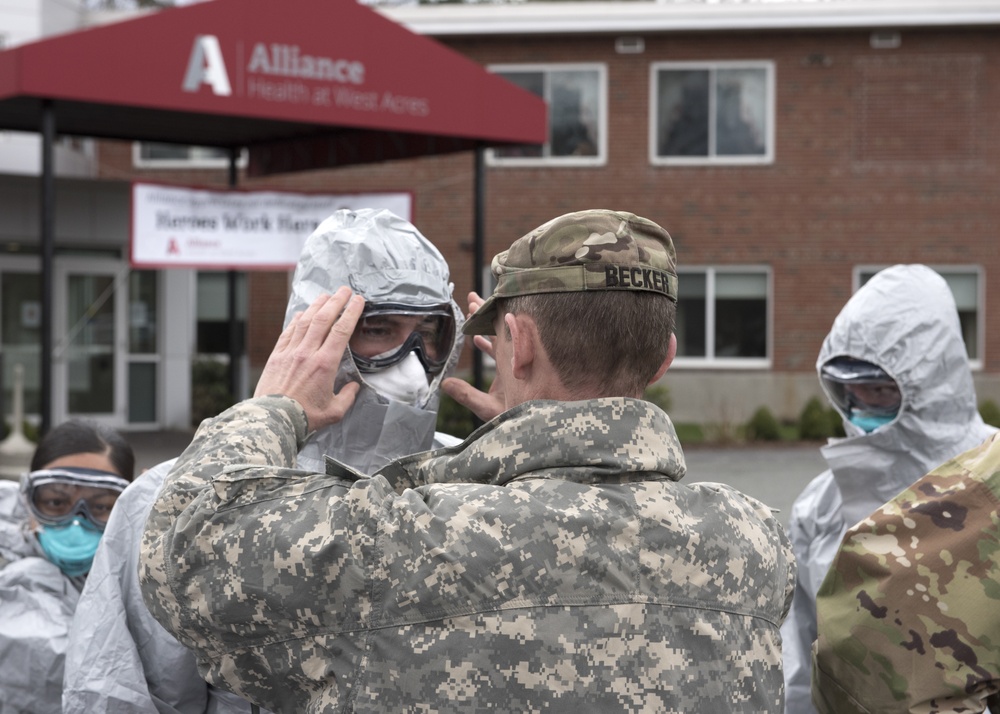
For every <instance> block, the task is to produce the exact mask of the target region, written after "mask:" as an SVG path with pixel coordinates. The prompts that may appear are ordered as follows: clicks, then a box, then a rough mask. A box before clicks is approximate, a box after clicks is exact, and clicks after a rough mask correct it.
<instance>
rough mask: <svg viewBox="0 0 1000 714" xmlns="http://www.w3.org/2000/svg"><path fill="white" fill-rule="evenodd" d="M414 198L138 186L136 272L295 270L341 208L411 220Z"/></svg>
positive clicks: (133, 259)
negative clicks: (377, 211) (306, 247)
mask: <svg viewBox="0 0 1000 714" xmlns="http://www.w3.org/2000/svg"><path fill="white" fill-rule="evenodd" d="M411 205H412V196H411V195H410V194H409V193H358V194H337V195H330V194H326V195H323V194H300V193H285V192H279V191H224V190H212V189H192V188H183V187H176V186H162V185H157V184H145V183H133V184H132V250H131V265H132V267H134V268H202V269H206V270H280V269H291V268H294V267H295V263H296V262H297V261H298V259H299V252H300V251H301V250H302V245H303V243H305V240H306V238H308V237H309V234H310V233H312V232H313V231H314V230H315V229H316V226H318V225H319V224H320V223H322V222H323V221H324V220H325V219H327V218H328V217H329V216H330V215H332V214H333V213H334V212H335V211H338V210H340V209H342V208H350V209H358V208H385V209H388V210H390V211H392V212H393V213H395V214H396V215H397V216H399V217H400V218H405V219H406V220H410V213H411Z"/></svg>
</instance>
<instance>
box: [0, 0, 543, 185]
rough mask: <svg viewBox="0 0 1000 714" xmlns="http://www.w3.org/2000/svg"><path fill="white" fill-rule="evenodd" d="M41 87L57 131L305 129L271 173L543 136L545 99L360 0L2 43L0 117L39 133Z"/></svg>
mask: <svg viewBox="0 0 1000 714" xmlns="http://www.w3.org/2000/svg"><path fill="white" fill-rule="evenodd" d="M44 100H50V101H51V102H52V105H53V107H54V109H55V116H56V131H57V132H58V133H59V134H73V135H81V136H92V137H106V138H119V139H134V140H147V141H165V142H175V143H182V144H201V145H209V146H220V147H243V146H258V147H261V146H266V145H270V146H271V147H272V149H273V148H274V147H280V146H282V145H285V144H287V143H288V140H297V141H298V140H305V141H304V142H303V143H298V144H297V149H295V150H294V151H288V150H279V151H273V150H272V151H270V152H264V153H258V154H257V162H256V163H257V168H258V169H259V170H261V171H266V170H269V168H268V166H266V164H267V163H268V162H269V161H270V162H271V163H272V164H273V165H272V166H271V167H270V169H274V168H276V167H278V168H280V166H281V165H282V164H284V165H285V167H286V168H307V166H302V165H301V164H302V163H303V162H306V163H308V162H312V163H313V164H314V165H331V163H330V162H331V161H332V162H333V163H334V164H341V163H357V162H363V161H373V160H375V161H377V160H381V159H386V158H397V157H401V156H412V155H417V154H423V153H442V152H446V151H454V150H460V149H465V148H472V147H473V146H475V145H477V144H504V143H515V144H518V143H520V144H523V143H536V144H537V143H542V142H544V140H545V133H546V110H545V105H544V102H543V101H542V100H541V99H539V98H538V97H536V96H534V95H532V94H530V93H528V92H526V91H524V90H522V89H520V88H518V87H515V86H514V85H512V84H510V83H509V82H507V81H505V80H504V79H502V78H500V77H498V76H495V75H493V74H490V73H489V72H487V71H486V70H485V69H483V68H482V67H481V66H480V65H478V64H476V63H475V62H472V61H471V60H469V59H467V58H466V57H464V56H462V55H460V54H458V53H456V52H454V51H453V50H450V49H448V48H446V47H444V46H443V45H441V44H439V43H437V42H436V41H434V40H432V39H430V38H427V37H422V36H420V35H416V34H414V33H412V32H410V31H409V30H407V29H405V28H403V27H402V26H400V25H397V24H395V23H394V22H392V21H391V20H388V19H386V18H385V17H383V16H382V15H381V14H379V13H378V12H376V11H374V10H372V9H370V8H368V7H365V6H363V5H359V4H357V3H356V2H354V0H211V2H204V3H199V4H195V5H188V6H184V7H177V8H171V9H167V10H163V11H160V12H156V13H150V14H146V15H142V16H140V17H136V18H134V19H130V20H126V21H123V22H118V23H115V24H111V25H104V26H100V27H93V28H89V29H86V30H81V31H78V32H73V33H69V34H66V35H60V36H56V37H51V38H47V39H44V40H40V41H38V42H34V43H31V44H27V45H22V46H19V47H15V48H12V49H9V50H6V51H3V52H0V129H12V130H25V131H38V130H39V126H40V117H41V107H42V103H43V101H44ZM296 154H298V158H297V159H295V155H296ZM262 157H263V158H262ZM296 162H297V165H296V166H292V164H296ZM251 163H252V164H254V159H253V158H252V159H251Z"/></svg>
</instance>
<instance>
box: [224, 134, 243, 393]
mask: <svg viewBox="0 0 1000 714" xmlns="http://www.w3.org/2000/svg"><path fill="white" fill-rule="evenodd" d="M238 156H239V149H236V148H231V149H230V150H229V188H236V183H237V173H236V159H237V157H238ZM226 277H227V287H228V294H229V393H230V394H231V395H232V397H233V402H234V403H235V402H238V401H240V396H241V395H240V357H241V353H242V350H241V349H240V348H241V347H242V345H241V344H240V331H239V322H238V316H237V314H236V278H237V273H236V271H235V270H230V271H229V273H228V274H227V276H226Z"/></svg>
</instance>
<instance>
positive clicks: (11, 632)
mask: <svg viewBox="0 0 1000 714" xmlns="http://www.w3.org/2000/svg"><path fill="white" fill-rule="evenodd" d="M30 468H31V471H29V472H28V473H26V474H24V475H23V476H22V477H21V483H20V486H18V484H15V483H12V482H2V484H0V486H2V487H3V488H4V489H5V490H4V491H3V492H0V504H4V505H8V504H9V505H10V506H11V507H10V508H9V509H4V510H5V512H2V513H0V528H4V527H7V528H9V531H7V532H4V533H2V534H0V535H2V537H0V544H3V545H7V544H11V543H14V542H19V543H20V544H22V545H19V546H18V548H17V549H14V548H10V549H3V548H0V556H2V558H3V560H10V561H11V562H9V563H7V564H6V565H5V566H4V567H3V568H2V569H0V692H2V693H3V696H2V697H0V701H2V704H3V706H0V708H4V707H5V706H8V705H9V706H10V708H11V711H30V712H36V713H38V714H47V713H48V712H52V713H53V714H55V713H56V712H61V711H62V704H61V702H62V684H63V683H62V680H63V666H64V662H65V655H66V641H67V638H68V633H69V626H70V622H71V620H72V618H73V611H74V610H75V608H76V604H77V601H78V600H79V597H80V593H79V591H80V590H82V588H83V583H84V578H85V577H86V574H87V573H88V572H89V571H90V566H91V563H92V562H93V559H94V554H95V552H96V551H97V545H98V543H99V542H100V540H101V535H102V533H103V531H104V527H105V526H106V525H107V523H108V518H109V516H110V515H111V512H112V509H113V508H114V505H115V502H116V501H117V500H118V496H119V494H121V492H122V491H123V490H125V487H126V486H128V484H129V482H130V481H131V480H132V474H133V471H134V469H135V456H134V454H133V452H132V448H131V447H130V446H129V445H128V442H126V441H125V439H124V438H123V437H122V436H121V435H120V434H119V433H118V432H116V431H114V430H113V429H110V428H108V427H106V426H103V425H100V424H96V423H92V422H86V421H77V420H72V421H68V422H64V423H63V424H60V425H59V426H57V427H55V428H53V429H51V430H50V431H49V432H48V433H47V434H46V435H45V437H44V438H43V439H42V440H41V441H40V442H39V444H38V447H37V448H36V449H35V453H34V455H33V457H32V459H31V465H30ZM12 496H16V498H14V497H12ZM3 560H0V563H2V562H3ZM7 653H11V654H10V656H5V655H6V654H7ZM13 653H17V654H13ZM39 673H43V674H39ZM4 711H6V709H4Z"/></svg>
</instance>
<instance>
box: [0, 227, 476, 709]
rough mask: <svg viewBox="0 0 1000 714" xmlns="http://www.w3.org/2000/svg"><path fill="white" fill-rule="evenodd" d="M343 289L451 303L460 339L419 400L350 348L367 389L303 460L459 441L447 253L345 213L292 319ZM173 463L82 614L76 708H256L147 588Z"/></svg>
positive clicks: (111, 540)
mask: <svg viewBox="0 0 1000 714" xmlns="http://www.w3.org/2000/svg"><path fill="white" fill-rule="evenodd" d="M341 285H349V286H350V287H351V288H352V289H353V290H354V291H355V292H357V293H360V294H361V295H362V296H364V298H365V300H366V301H367V302H369V303H393V304H401V305H407V306H413V307H430V306H434V305H449V306H450V308H451V310H452V311H453V312H454V314H455V320H456V329H455V339H454V342H453V344H452V347H451V350H450V353H449V355H448V358H447V360H446V365H445V367H444V369H443V370H442V371H441V373H440V374H438V375H437V376H436V377H435V378H434V380H433V382H432V383H431V384H430V385H429V386H430V394H429V395H428V396H427V397H426V398H425V399H424V400H423V401H422V403H419V404H417V405H412V406H410V405H405V404H399V403H397V402H392V401H390V400H389V399H386V398H385V397H383V396H382V395H380V394H378V393H376V392H375V391H374V390H372V389H371V388H370V387H369V386H368V385H367V384H366V383H365V382H364V381H363V379H362V377H361V374H360V372H359V371H358V368H357V366H356V364H355V363H354V360H353V358H352V357H351V355H350V354H345V355H344V359H343V361H342V362H341V366H340V373H339V375H338V381H337V384H338V388H339V385H341V384H344V383H345V382H347V381H356V382H357V381H360V382H361V384H362V389H361V391H360V393H359V394H358V398H357V400H356V401H355V404H354V406H353V407H352V408H351V410H350V411H349V412H348V413H347V415H346V416H345V417H344V419H343V421H341V422H340V424H335V425H333V426H332V427H327V428H325V429H323V430H321V431H319V432H317V433H316V434H314V435H313V437H312V439H311V440H310V441H309V442H307V443H306V444H305V446H303V448H302V450H301V451H300V452H299V457H298V458H299V466H300V467H301V468H309V469H313V470H319V471H321V472H322V471H325V459H324V456H325V454H327V453H329V454H331V455H333V456H336V457H337V458H338V459H341V460H343V461H347V462H348V463H350V464H351V465H352V466H355V468H358V469H359V470H362V471H364V472H366V473H371V472H373V471H375V470H376V469H377V468H378V467H379V466H381V465H382V464H384V463H386V462H388V461H389V460H391V459H393V458H395V457H396V456H402V455H405V454H410V453H415V452H417V451H423V450H426V449H429V448H438V447H442V446H451V445H454V444H456V443H458V442H459V439H456V438H454V437H451V436H449V435H447V434H441V433H435V431H434V426H435V424H436V419H437V403H438V397H437V387H438V385H439V384H440V381H441V380H442V379H443V378H444V377H446V376H448V375H449V374H451V373H452V372H453V371H454V368H455V365H456V364H457V362H458V358H459V356H460V353H461V347H462V338H461V326H462V323H463V322H464V318H463V316H462V312H461V309H460V308H459V307H458V305H457V304H456V303H455V302H454V300H453V298H452V288H453V286H452V284H451V283H450V282H449V272H448V265H447V263H446V262H445V260H444V258H443V257H442V256H441V254H440V253H439V252H438V250H437V249H436V248H435V247H434V246H433V245H432V244H431V243H430V242H429V241H428V240H427V239H426V238H425V237H424V236H422V235H421V234H420V233H419V232H418V231H417V230H416V228H414V227H413V226H412V225H410V224H409V223H407V222H406V221H404V220H402V219H401V218H398V217H397V216H394V215H393V214H392V213H390V212H388V211H374V210H370V209H359V210H357V211H348V210H343V211H338V212H337V213H336V214H334V215H333V216H331V217H330V218H328V219H327V220H326V221H324V222H323V223H322V224H320V226H319V227H318V228H317V229H316V231H315V232H314V233H313V234H312V235H311V236H310V237H309V238H308V239H307V241H306V244H305V247H304V248H303V252H302V255H301V257H300V259H299V264H298V266H297V268H296V270H295V275H294V277H293V280H292V293H291V296H290V297H289V301H288V311H287V313H286V317H285V324H286V325H287V324H288V322H289V321H290V320H291V318H292V316H293V315H294V314H295V313H296V312H299V311H301V310H304V309H305V308H306V307H307V306H308V305H309V304H310V303H311V302H312V301H313V300H315V299H316V298H317V297H318V296H319V295H320V294H321V293H323V292H333V291H334V290H336V289H337V288H338V287H339V286H341ZM172 465H173V461H167V462H164V463H162V464H159V465H157V466H156V467H154V468H153V469H151V470H150V471H147V472H146V473H144V474H142V475H141V476H140V477H139V478H137V479H136V481H135V483H134V484H132V485H131V486H130V487H129V488H127V489H126V490H125V492H124V493H123V494H122V495H121V497H119V499H118V502H117V503H116V504H115V508H114V510H113V511H112V513H111V519H110V520H109V522H108V525H107V528H106V529H105V532H104V536H103V538H102V539H101V545H100V547H99V548H98V551H97V555H96V557H95V558H94V565H93V567H92V568H91V571H90V575H89V576H88V579H87V585H86V587H85V588H84V591H83V594H82V595H81V597H80V603H79V606H78V607H77V612H78V617H76V618H75V619H74V621H73V628H72V631H71V635H70V644H69V648H70V651H69V654H68V656H67V658H66V679H65V688H64V690H63V711H64V713H65V714H91V713H92V712H110V713H112V714H113V713H115V712H121V713H123V714H124V713H125V712H128V713H129V714H157V713H158V714H164V713H165V712H169V713H170V714H174V713H175V712H177V713H181V714H202V713H203V712H204V713H207V714H231V713H235V712H250V705H249V704H248V703H246V702H245V701H243V700H241V699H239V698H237V697H236V696H235V695H232V694H230V693H228V692H223V691H221V690H218V689H216V688H214V687H210V686H209V685H208V684H207V683H206V682H205V681H204V680H203V679H202V678H201V676H200V675H199V674H198V671H197V667H196V665H195V659H194V656H193V655H192V654H191V653H190V652H189V651H188V650H187V649H186V648H185V647H184V646H183V645H181V644H180V643H179V642H178V641H177V640H176V639H174V638H173V636H172V635H170V634H169V633H167V631H166V630H164V629H163V627H161V626H160V624H159V623H158V622H156V621H155V620H154V619H153V618H152V616H151V615H150V614H149V611H148V610H147V609H146V606H145V604H144V603H143V601H142V596H141V594H140V592H139V581H138V573H137V562H138V555H139V540H140V536H141V535H142V530H143V526H144V524H145V521H146V516H147V514H148V513H149V511H150V508H151V507H152V505H153V500H154V498H155V496H156V493H157V491H158V490H159V488H160V486H161V485H162V483H163V479H164V477H165V476H166V474H167V472H168V471H169V470H170V467H171V466H172ZM262 711H263V710H262ZM0 714H4V712H0Z"/></svg>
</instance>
